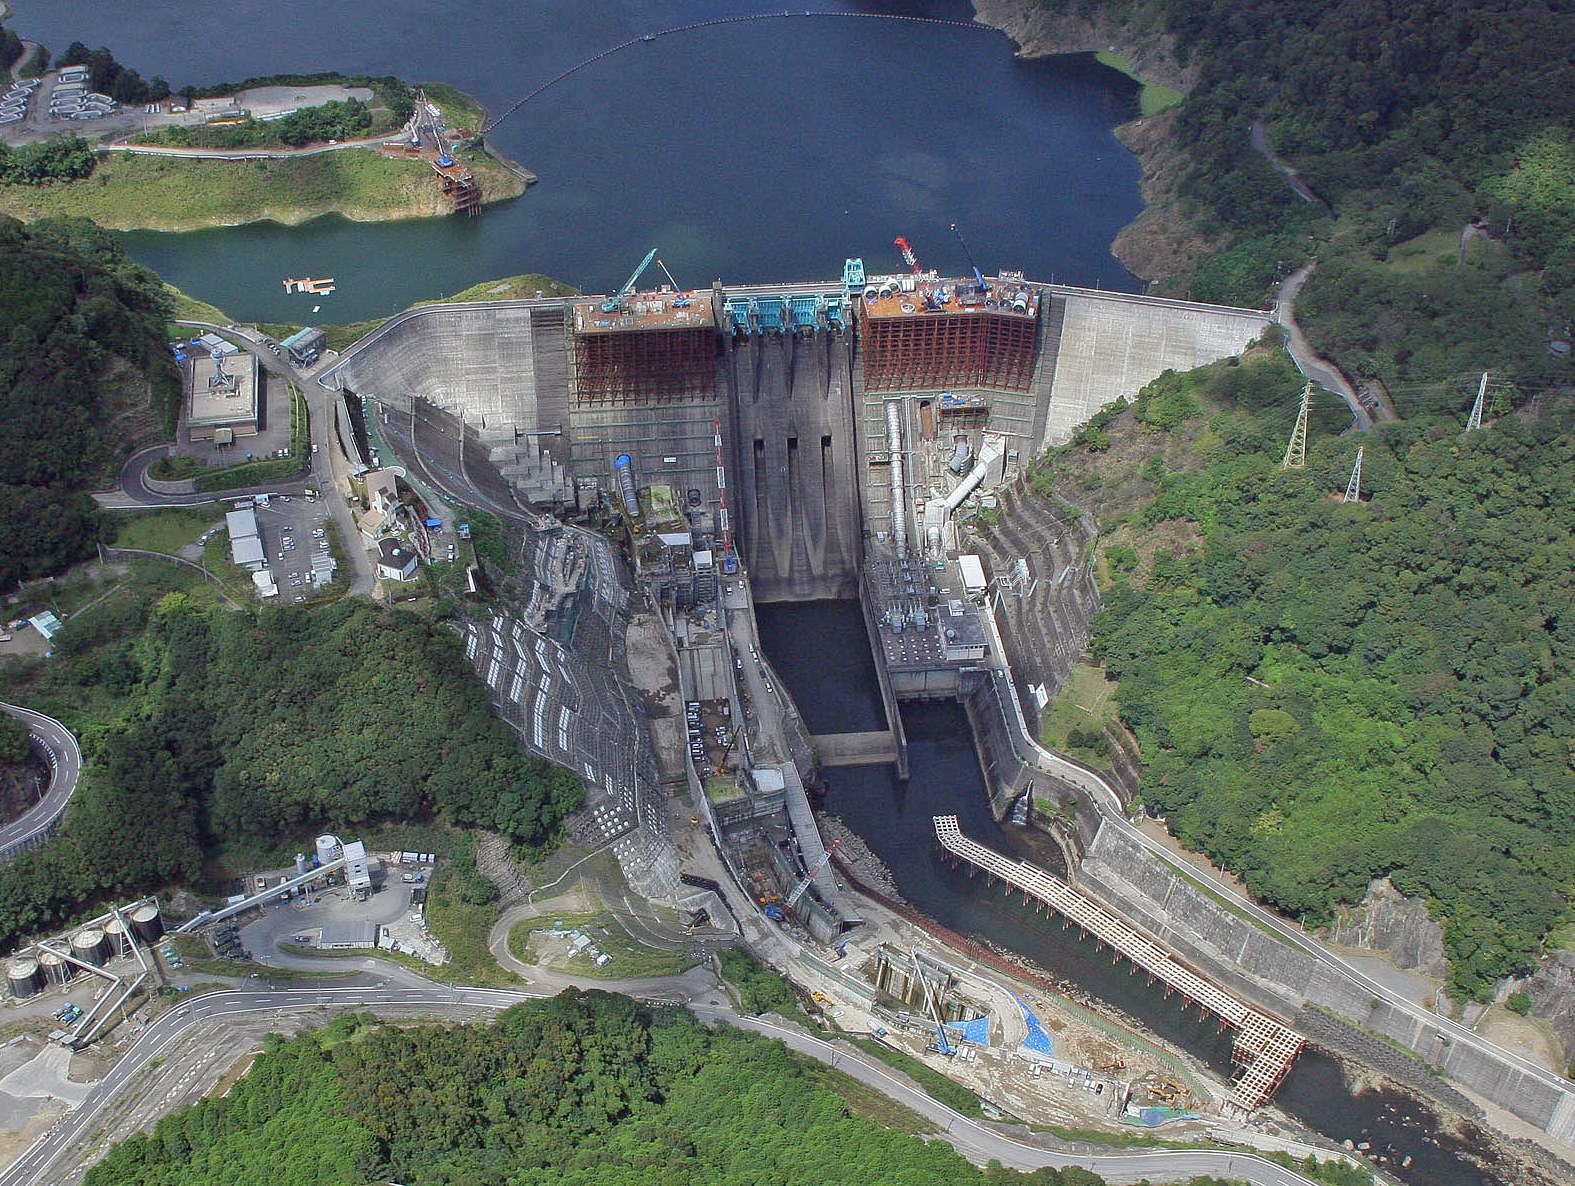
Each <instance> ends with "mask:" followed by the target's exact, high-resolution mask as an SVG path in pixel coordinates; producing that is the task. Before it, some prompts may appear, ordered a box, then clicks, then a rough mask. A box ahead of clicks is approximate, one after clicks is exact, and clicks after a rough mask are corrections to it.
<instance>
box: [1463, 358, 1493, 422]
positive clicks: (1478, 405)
mask: <svg viewBox="0 0 1575 1186" xmlns="http://www.w3.org/2000/svg"><path fill="white" fill-rule="evenodd" d="M1487 389H1488V373H1487V372H1486V371H1483V372H1482V382H1481V384H1479V385H1478V387H1477V398H1476V400H1475V401H1474V402H1473V403H1472V405H1471V415H1469V416H1467V417H1466V431H1467V432H1470V431H1471V430H1472V429H1474V428H1481V427H1482V405H1483V404H1485V403H1487Z"/></svg>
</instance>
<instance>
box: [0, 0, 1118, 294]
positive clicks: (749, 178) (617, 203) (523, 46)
mask: <svg viewBox="0 0 1575 1186" xmlns="http://www.w3.org/2000/svg"><path fill="white" fill-rule="evenodd" d="M13 6H14V7H15V8H16V9H17V16H16V18H15V20H14V22H13V23H14V25H15V26H16V27H17V29H18V30H19V31H20V32H21V33H22V34H23V35H24V36H27V37H32V38H37V39H39V40H41V41H43V42H45V43H46V44H48V45H50V46H52V47H54V48H55V49H57V50H59V49H64V48H65V46H66V45H67V44H69V43H70V42H71V41H73V40H80V41H83V42H85V43H86V44H88V45H93V46H96V45H107V46H108V47H109V48H110V49H111V50H112V51H113V52H114V53H115V55H116V57H117V58H118V59H119V60H120V61H122V62H124V63H127V64H128V65H132V66H135V67H136V68H137V69H138V70H140V71H141V72H142V74H143V75H144V76H145V77H151V76H153V75H156V74H160V75H163V76H164V77H165V78H167V79H169V80H170V82H171V83H172V84H174V85H175V86H176V87H179V86H181V85H184V84H185V83H187V82H191V83H194V84H197V85H203V84H208V83H216V82H223V81H236V80H239V79H240V78H243V77H246V76H253V75H264V74H272V73H280V72H286V71H316V70H342V71H345V72H349V73H357V72H366V73H369V74H397V75H399V76H400V77H403V78H406V79H409V80H411V81H421V80H423V79H437V80H442V81H446V82H451V83H453V84H455V85H457V86H459V87H461V88H462V89H464V90H466V91H469V92H471V93H472V94H474V95H476V96H477V97H478V98H479V99H480V100H481V101H482V102H483V103H485V104H486V105H487V107H488V108H489V109H490V110H491V111H492V112H494V113H502V112H503V111H504V110H505V109H506V108H507V107H508V106H509V105H510V104H511V103H513V102H514V101H515V100H516V99H518V98H519V97H521V96H522V95H524V94H526V93H527V92H529V91H531V90H533V89H534V88H535V87H537V86H538V85H539V84H541V83H543V82H545V81H547V80H549V79H551V78H553V77H554V76H555V75H557V74H559V73H560V72H561V71H563V70H565V69H567V68H568V67H570V66H573V65H575V64H576V63H579V62H582V61H584V60H586V59H587V58H590V57H592V56H594V55H596V54H599V53H600V52H602V51H603V50H605V49H607V48H608V47H609V46H613V45H617V44H619V43H620V42H624V41H627V40H628V39H630V38H639V37H640V36H641V35H642V34H645V33H648V32H656V31H659V30H662V29H668V28H673V27H676V26H683V25H688V24H692V23H695V22H701V21H707V20H714V19H719V18H727V17H735V16H738V15H740V14H749V13H751V12H755V13H765V12H775V13H780V12H781V11H782V8H781V5H780V3H778V4H775V5H773V4H769V3H759V2H756V3H749V2H748V0H744V2H727V3H723V2H719V0H643V2H634V3H626V2H625V3H613V2H609V0H582V2H580V3H576V4H574V5H573V6H572V7H565V6H562V5H556V4H520V3H517V2H516V0H468V2H460V0H378V2H377V3H375V4H332V5H329V6H325V5H323V4H322V3H321V2H320V0H215V2H214V3H210V4H204V5H202V6H200V7H193V6H192V5H191V4H190V3H187V2H185V0H138V2H137V3H136V4H126V3H125V2H124V0H73V3H71V4H58V3H46V2H45V0H13ZM806 8H810V9H814V10H816V11H820V12H826V13H835V14H840V15H827V16H811V17H805V16H803V15H799V14H801V13H802V11H803V10H804V9H806ZM971 12H972V10H971V8H970V6H969V5H968V4H967V3H965V2H963V0H945V2H940V3H923V4H905V5H880V4H849V3H845V2H837V0H829V2H828V0H813V2H812V3H800V4H798V5H796V6H795V14H796V15H794V16H792V17H786V18H784V17H782V16H780V15H775V16H772V17H771V18H770V19H762V20H757V21H751V22H741V23H732V24H725V25H720V26H716V27H710V28H702V29H695V30H692V31H689V32H685V33H680V34H674V35H671V36H663V37H658V38H657V39H656V40H654V41H652V42H649V43H646V42H642V41H638V40H637V41H636V43H635V44H634V45H632V46H630V47H629V48H627V49H625V50H623V51H621V52H619V53H616V54H613V55H611V56H609V57H607V58H605V59H603V60H602V61H600V62H597V63H595V64H594V65H591V66H589V67H587V68H585V69H583V70H580V71H578V72H577V73H575V74H574V75H573V76H571V77H570V78H568V79H566V80H564V81H563V82H561V83H558V84H556V85H555V86H553V87H552V88H551V89H549V90H547V91H545V92H544V93H542V94H541V95H540V96H539V97H537V98H535V99H533V100H532V101H531V102H530V103H528V104H526V105H525V106H524V107H522V108H520V109H519V111H518V112H516V113H515V114H514V115H513V116H511V117H510V118H508V119H507V120H505V121H504V122H503V123H502V124H501V125H500V126H499V127H498V128H497V129H496V131H495V132H494V133H492V134H491V135H490V136H489V141H490V142H491V143H492V144H493V145H495V146H496V148H497V150H498V151H500V152H502V153H503V154H505V155H506V156H508V157H509V158H510V159H512V160H515V161H518V162H519V163H520V164H522V165H524V166H525V167H527V168H529V169H531V170H532V171H534V172H535V173H537V174H539V175H540V177H541V181H540V182H539V183H538V184H537V185H535V186H532V187H531V189H530V191H529V193H527V194H526V196H525V197H523V198H521V199H518V200H516V201H513V202H510V203H507V204H505V205H503V206H498V207H492V208H489V209H488V210H487V211H486V212H485V213H483V214H482V215H481V216H480V217H478V218H475V219H459V218H446V219H421V220H414V221H408V222H401V223H382V224H368V223H363V224H356V223H349V222H346V221H344V220H342V219H338V218H325V219H320V220H317V221H315V222H313V223H311V224H308V225H307V226H304V227H299V228H294V229H286V228H283V227H280V226H277V225H269V224H260V225H253V226H245V227H234V228H224V229H219V230H213V231H204V232H198V233H194V234H182V235H166V234H148V233H136V234H131V235H128V236H127V238H126V241H127V245H128V246H129V247H130V249H131V251H132V254H134V255H135V256H136V257H137V258H138V259H140V260H142V261H143V262H144V263H146V264H148V265H149V266H151V267H153V268H154V269H155V270H157V271H158V272H159V273H160V274H161V275H163V276H164V277H165V278H166V279H168V280H169V281H170V282H171V283H173V284H176V285H179V286H180V287H181V288H183V289H185V290H186V291H188V292H190V293H192V294H193V295H195V296H199V297H202V298H203V299H205V300H209V301H212V302H213V303H214V304H217V305H218V306H219V307H220V308H222V309H224V310H225V311H226V312H228V313H229V314H231V315H232V316H234V317H237V318H242V319H248V320H250V319H257V320H267V321H294V322H297V323H299V322H301V321H304V320H306V319H308V318H309V317H311V313H310V309H311V303H308V302H307V301H306V299H305V298H304V297H287V296H286V295H285V293H284V290H283V287H282V286H281V284H280V283H279V281H280V279H281V278H283V277H285V276H289V275H305V274H311V275H314V276H325V275H326V276H333V277H335V278H336V279H337V280H338V282H339V290H338V291H337V292H335V293H334V294H333V295H332V296H331V297H330V298H328V299H327V300H325V301H323V302H322V304H323V310H322V312H321V313H320V314H318V315H317V317H316V320H319V321H329V322H338V323H343V322H348V321H355V320H359V319H361V318H365V317H372V316H380V315H385V314H389V313H393V312H395V311H396V310H398V309H400V308H403V307H404V306H406V305H408V304H410V303H411V302H413V301H416V300H421V299H428V298H432V297H437V296H441V295H443V294H446V293H453V292H456V291H458V290H459V289H462V288H466V287H469V286H470V285H472V284H474V283H476V282H477V281H479V280H484V279H487V278H490V277H496V276H506V275H512V274H515V273H519V272H542V273H546V274H548V275H551V276H554V277H556V278H558V279H560V280H563V281H566V282H568V283H570V284H574V285H577V286H579V287H581V288H584V289H591V290H598V291H608V290H610V289H611V288H613V287H616V286H617V285H618V284H619V283H620V282H622V280H623V279H624V277H625V276H626V275H628V273H629V272H630V271H631V270H632V269H633V268H634V266H635V265H636V264H637V263H638V262H639V261H640V259H641V258H642V257H643V256H644V254H645V252H646V251H647V250H649V249H650V248H651V247H659V248H660V250H661V253H662V258H663V260H664V261H665V262H666V264H667V265H668V267H669V268H670V269H671V270H672V272H673V274H674V276H675V277H676V278H677V279H678V281H679V283H680V284H683V285H685V286H690V287H698V286H703V285H709V284H710V283H711V281H712V280H713V279H716V278H722V279H725V280H727V281H729V282H733V283H744V282H752V281H771V280H807V279H828V278H835V277H839V276H840V275H841V273H842V261H843V259H844V258H845V257H847V256H862V257H863V258H864V259H865V260H866V262H867V263H868V264H869V266H870V267H871V268H872V269H879V270H882V271H896V270H899V268H900V267H901V261H900V259H899V257H898V255H897V252H896V249H895V248H894V247H893V246H892V239H893V238H894V237H895V236H897V235H905V236H907V237H908V238H909V239H910V240H911V241H912V243H913V246H914V248H915V249H916V250H917V252H918V255H919V258H920V260H921V261H922V262H923V263H924V264H925V265H926V266H928V267H937V268H940V269H941V270H942V271H944V272H949V273H952V274H963V273H966V271H967V266H968V264H967V258H966V256H965V254H964V251H963V249H962V247H961V246H960V245H959V243H958V240H957V239H956V237H955V236H954V235H953V234H952V232H951V230H950V225H951V223H953V222H956V223H957V224H958V225H959V227H960V228H961V230H962V232H963V234H964V236H965V237H966V238H967V241H968V246H969V247H970V248H971V249H972V251H973V253H974V254H975V256H976V257H977V258H978V261H979V264H980V266H981V267H983V268H984V269H985V270H986V271H991V272H993V271H995V270H997V269H999V268H1020V269H1022V270H1024V271H1026V272H1027V273H1029V274H1030V275H1032V276H1035V277H1040V278H1044V279H1050V278H1052V277H1054V278H1055V279H1057V280H1063V281H1067V282H1071V283H1077V284H1088V285H1101V286H1104V287H1107V288H1118V289H1125V290H1135V289H1137V288H1139V287H1140V285H1139V282H1138V281H1136V280H1135V279H1134V278H1133V277H1132V276H1131V275H1130V274H1129V273H1128V272H1127V271H1126V269H1125V268H1123V267H1122V266H1121V265H1120V264H1119V263H1118V262H1117V261H1116V260H1115V259H1114V258H1113V257H1112V256H1111V255H1110V251H1109V245H1110V242H1111V240H1112V238H1113V237H1114V236H1115V234H1116V232H1117V231H1118V230H1119V229H1120V228H1121V227H1122V226H1123V225H1125V224H1126V223H1127V222H1130V221H1131V220H1132V219H1133V218H1134V217H1135V216H1136V215H1137V213H1138V211H1139V210H1140V209H1141V199H1140V197H1139V195H1138V188H1137V183H1138V172H1139V171H1138V165H1137V162H1136V161H1135V160H1134V159H1133V157H1132V156H1131V155H1130V154H1129V153H1128V152H1127V151H1126V150H1125V149H1124V148H1122V147H1121V145H1120V144H1119V143H1118V142H1117V141H1116V139H1115V137H1114V135H1113V133H1112V129H1113V128H1114V127H1115V125H1116V124H1118V123H1120V122H1122V121H1123V120H1126V119H1129V118H1132V117H1133V116H1135V115H1136V114H1137V87H1136V84H1134V83H1133V82H1132V81H1131V80H1129V79H1127V78H1125V77H1123V76H1121V75H1119V74H1117V73H1115V72H1114V71H1112V70H1108V69H1106V68H1105V67H1103V66H1100V65H1098V64H1097V63H1096V62H1094V61H1093V59H1092V58H1091V57H1069V58H1058V59H1046V60H1040V61H1034V62H1024V61H1019V60H1017V59H1016V58H1015V57H1014V56H1013V46H1012V43H1011V41H1010V40H1009V39H1008V38H1007V37H1006V36H1005V35H1003V34H1001V33H998V32H996V31H994V30H989V29H985V28H983V27H982V26H981V27H976V28H972V29H969V28H961V27H956V26H953V25H940V24H926V23H920V22H915V21H911V20H902V19H886V16H885V15H882V16H880V19H876V16H875V15H870V14H886V15H912V14H921V15H924V16H927V17H934V18H941V19H946V20H952V21H968V20H969V19H970V18H971ZM569 14H572V16H571V15H569ZM850 14H851V15H850ZM857 14H865V15H857Z"/></svg>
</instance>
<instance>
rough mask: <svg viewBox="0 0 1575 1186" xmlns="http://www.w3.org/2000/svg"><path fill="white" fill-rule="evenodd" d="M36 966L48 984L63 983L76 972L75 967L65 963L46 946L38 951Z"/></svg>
mask: <svg viewBox="0 0 1575 1186" xmlns="http://www.w3.org/2000/svg"><path fill="white" fill-rule="evenodd" d="M38 966H39V968H41V969H42V970H43V973H44V980H45V981H46V982H47V983H49V984H65V983H67V982H68V981H69V980H70V979H71V978H72V977H73V976H75V975H76V974H77V970H76V968H74V967H73V966H72V965H70V964H68V963H66V961H65V960H63V959H61V958H60V957H59V956H58V955H56V954H55V953H54V952H53V951H50V950H49V949H48V948H47V947H46V948H44V949H43V950H41V951H40V952H39V953H38Z"/></svg>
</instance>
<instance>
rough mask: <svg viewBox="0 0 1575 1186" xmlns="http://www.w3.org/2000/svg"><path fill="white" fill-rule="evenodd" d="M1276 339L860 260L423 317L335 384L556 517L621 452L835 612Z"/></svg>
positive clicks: (579, 499)
mask: <svg viewBox="0 0 1575 1186" xmlns="http://www.w3.org/2000/svg"><path fill="white" fill-rule="evenodd" d="M1270 320H1271V318H1270V315H1269V314H1267V313H1264V312H1261V311H1257V310H1249V309H1235V308H1229V307H1224V306H1215V305H1200V304H1193V303H1189V302H1184V301H1173V300H1164V299H1160V298H1150V297H1142V296H1133V295H1130V294H1123V293H1109V292H1099V291H1094V290H1089V289H1079V288H1070V287H1067V286H1058V285H1053V284H1042V283H1037V282H1033V281H1030V280H1026V279H1024V278H1023V277H1022V276H1021V275H1019V274H1016V273H1011V272H1003V273H1002V274H1001V275H1000V276H997V277H993V278H990V279H989V281H988V282H987V284H986V286H984V287H980V286H979V285H978V284H977V282H976V281H971V280H960V279H945V278H942V277H939V276H937V275H936V274H934V273H929V274H926V275H916V276H884V277H878V276H877V277H866V275H865V272H864V268H863V265H862V262H861V261H857V260H849V261H847V264H846V265H845V267H844V270H843V275H842V277H841V279H839V280H834V281H825V282H811V283H802V284H782V285H749V286H725V285H723V284H721V283H720V282H718V283H717V284H715V285H713V286H712V287H711V288H710V289H707V290H696V291H693V292H683V291H678V290H674V289H671V288H663V289H660V290H657V291H654V292H637V291H629V292H625V293H620V294H618V295H617V296H615V297H611V298H602V297H542V298H537V299H533V300H510V301H492V302H476V303H467V304H435V305H427V306H422V307H420V308H416V309H411V310H408V311H406V312H404V313H401V314H399V315H397V316H395V317H393V318H391V319H390V320H389V321H387V322H385V323H384V324H383V325H382V326H380V327H378V328H377V329H376V330H374V331H372V332H371V333H370V334H368V335H367V336H366V337H364V338H362V339H361V340H360V341H359V342H357V343H356V344H354V345H353V346H351V347H350V348H349V349H347V350H346V351H345V352H344V354H343V355H342V356H341V357H340V358H338V359H337V360H335V361H334V362H333V363H332V365H330V366H329V367H328V368H326V369H325V370H324V371H323V372H322V374H321V375H320V376H319V382H321V383H322V384H323V385H324V386H327V387H329V388H332V389H345V390H349V391H352V392H355V393H357V394H359V395H362V396H364V397H367V398H372V399H375V400H377V401H378V402H380V403H381V404H383V405H384V406H386V407H390V408H394V409H404V410H408V409H411V408H412V407H413V406H414V405H415V404H417V403H422V404H427V405H430V406H432V407H435V408H437V409H439V410H441V411H443V412H446V413H448V414H450V415H452V416H454V417H456V418H457V419H458V420H459V421H460V422H461V424H462V425H463V428H464V431H465V432H466V434H467V436H470V437H474V438H475V439H476V440H477V441H478V442H479V443H480V444H481V445H482V446H484V447H485V449H486V450H487V453H488V456H489V458H490V460H491V461H492V462H493V463H494V464H495V466H496V468H497V470H498V472H499V473H500V474H501V475H502V476H503V477H504V478H505V479H507V480H508V481H509V482H510V483H511V484H512V485H513V486H514V488H515V491H516V492H517V495H518V497H519V498H520V499H521V500H522V501H528V502H530V503H533V504H536V505H539V506H543V507H572V508H576V509H579V510H582V511H583V510H587V509H590V508H591V507H594V506H596V505H599V504H600V503H602V502H603V500H613V499H616V498H617V493H616V489H615V482H614V477H613V463H614V460H615V459H616V458H617V457H619V456H624V455H627V456H628V457H629V458H630V460H631V463H632V467H633V471H634V473H635V474H636V475H637V481H638V482H639V484H640V485H641V486H642V488H643V487H648V486H661V487H667V488H670V489H671V490H672V491H675V492H677V497H678V501H679V503H680V504H682V505H683V507H684V511H685V514H686V515H687V516H688V517H689V519H690V521H691V522H693V523H695V524H696V525H697V527H700V528H704V529H705V533H706V534H707V535H709V537H710V538H712V539H713V540H715V539H720V538H724V537H725V538H728V539H730V540H731V542H732V544H733V545H734V546H735V547H736V551H737V557H738V559H739V560H740V561H742V563H743V565H744V567H745V568H746V569H747V571H748V573H749V577H750V582H751V587H752V589H753V591H754V595H755V597H756V598H757V599H758V600H761V601H771V600H779V599H803V598H815V597H837V596H849V595H851V594H853V593H854V592H856V591H857V588H858V583H859V577H860V573H861V571H862V570H863V568H864V561H865V558H866V556H867V554H868V553H869V552H870V551H871V549H872V548H873V549H875V550H877V551H880V552H883V553H884V552H889V551H891V550H893V549H894V548H895V547H896V546H897V545H898V544H901V545H902V547H903V549H904V550H906V549H907V546H908V544H909V543H910V542H911V544H912V549H911V550H912V552H913V553H914V555H915V556H923V555H925V554H927V553H932V552H933V548H934V543H935V540H936V538H937V534H938V533H942V532H944V531H945V530H946V521H947V519H948V517H949V516H950V514H951V513H952V512H953V511H954V510H956V509H957V506H958V505H959V504H960V503H961V502H962V501H963V499H964V498H978V497H983V496H988V495H989V493H990V492H991V491H992V490H993V489H994V488H996V487H997V486H1000V485H1001V484H1003V483H1005V482H1008V481H1010V480H1011V479H1013V478H1014V477H1016V476H1018V475H1019V474H1020V473H1021V472H1022V470H1023V468H1024V466H1025V465H1026V464H1027V462H1028V461H1029V460H1030V459H1031V458H1032V457H1033V456H1034V455H1035V454H1036V453H1038V452H1040V451H1042V450H1043V449H1045V448H1046V447H1050V446H1054V445H1059V444H1063V443H1065V442H1066V441H1068V440H1069V439H1070V438H1071V436H1072V435H1073V434H1074V433H1075V432H1076V430H1077V428H1078V427H1079V426H1080V425H1082V424H1083V423H1086V422H1087V420H1088V419H1089V418H1090V417H1091V416H1093V415H1094V414H1095V413H1096V412H1098V411H1099V410H1100V409H1101V408H1103V407H1105V406H1107V405H1108V404H1110V403H1112V402H1114V401H1116V400H1120V399H1129V398H1131V397H1132V396H1134V395H1135V394H1136V393H1137V391H1138V390H1139V389H1140V388H1141V387H1142V386H1143V385H1144V384H1145V383H1147V382H1149V381H1150V380H1152V379H1153V378H1155V377H1157V376H1158V375H1159V374H1160V373H1161V372H1163V371H1165V370H1167V369H1188V368H1191V367H1194V366H1200V365H1203V364H1206V363H1209V362H1212V361H1216V360H1218V359H1220V358H1223V357H1227V356H1230V355H1234V354H1239V353H1240V352H1241V351H1242V350H1243V349H1245V347H1246V346H1247V345H1248V344H1249V343H1250V342H1251V341H1253V340H1254V339H1255V338H1257V337H1259V336H1260V335H1261V334H1262V332H1263V330H1264V329H1265V328H1266V326H1267V325H1268V324H1269V322H1270ZM893 425H895V428H894V427H893ZM718 438H720V441H718ZM894 442H895V446H894ZM960 458H967V459H969V461H970V462H971V464H969V465H966V466H962V467H961V472H957V471H958V469H959V464H958V460H959V459H960ZM894 479H895V480H894Z"/></svg>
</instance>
